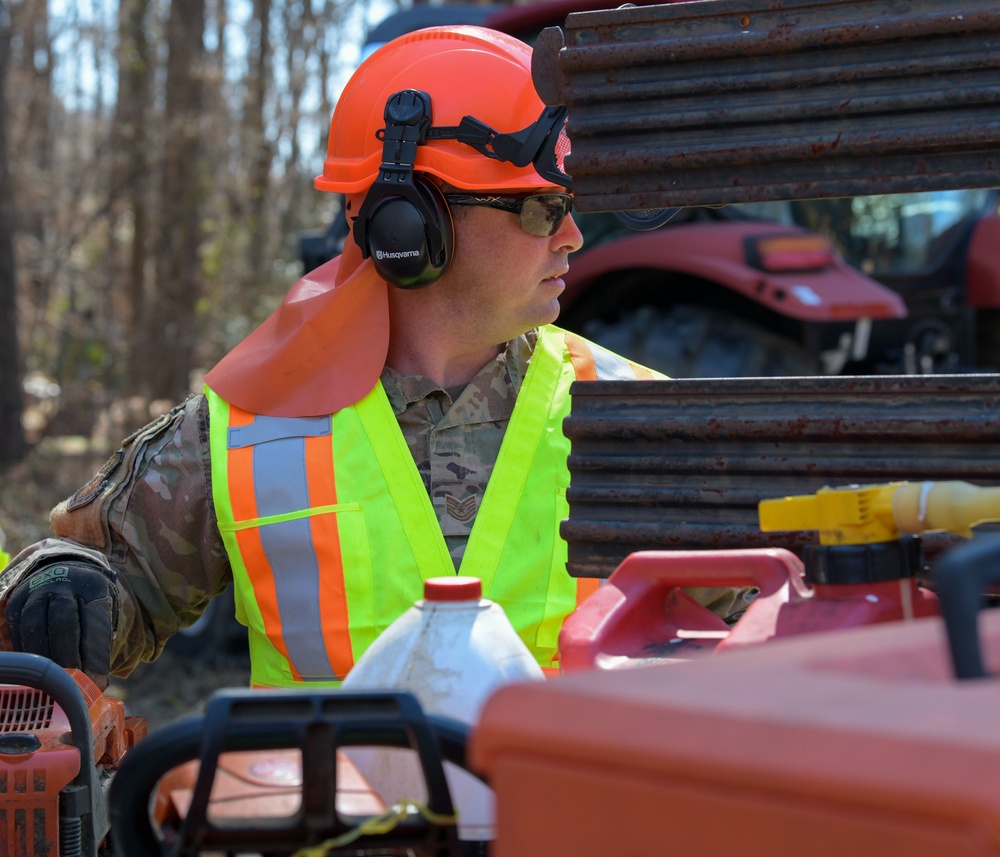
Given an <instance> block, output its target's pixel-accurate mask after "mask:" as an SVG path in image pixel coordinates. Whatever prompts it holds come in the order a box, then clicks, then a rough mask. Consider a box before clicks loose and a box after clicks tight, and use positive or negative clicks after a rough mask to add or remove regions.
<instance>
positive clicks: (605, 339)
mask: <svg viewBox="0 0 1000 857" xmlns="http://www.w3.org/2000/svg"><path fill="white" fill-rule="evenodd" d="M581 332H582V334H583V335H584V336H586V337H587V338H589V339H591V340H593V341H594V342H596V343H598V344H599V345H603V346H604V347H605V348H610V349H611V350H612V351H614V352H616V353H618V354H621V355H622V356H623V357H627V358H629V359H630V360H634V361H635V362H636V363H640V364H642V365H643V366H648V367H649V368H650V369H656V370H657V371H660V372H663V373H664V374H666V375H668V376H670V377H671V378H737V377H746V378H748V377H768V376H769V377H774V376H782V375H818V374H822V373H821V372H820V369H819V364H818V362H817V361H816V360H815V359H814V358H813V357H811V356H810V355H809V353H808V352H806V351H805V350H804V349H803V348H801V347H800V346H798V345H797V344H796V343H794V342H791V341H790V340H788V339H785V338H783V337H781V336H778V335H777V334H775V333H772V332H770V331H768V330H765V329H763V328H761V327H759V326H757V325H755V324H753V323H751V322H748V321H744V320H743V319H740V318H736V317H735V316H732V315H729V314H728V313H724V312H721V311H719V310H716V309H712V308H709V307H702V306H695V305H688V304H681V305H677V306H674V307H654V306H644V307H640V308H638V309H636V310H634V311H633V312H630V313H627V314H623V315H622V316H620V317H619V318H618V319H616V320H614V321H611V322H605V321H601V320H598V319H593V320H591V321H588V322H586V323H585V324H584V326H583V329H582V331H581Z"/></svg>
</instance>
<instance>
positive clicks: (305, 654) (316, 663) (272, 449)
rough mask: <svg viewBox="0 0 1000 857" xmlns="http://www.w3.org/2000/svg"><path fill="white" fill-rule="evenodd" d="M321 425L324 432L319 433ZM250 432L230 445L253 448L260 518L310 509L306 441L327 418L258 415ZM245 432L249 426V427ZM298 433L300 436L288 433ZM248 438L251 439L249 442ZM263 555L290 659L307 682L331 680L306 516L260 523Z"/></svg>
mask: <svg viewBox="0 0 1000 857" xmlns="http://www.w3.org/2000/svg"><path fill="white" fill-rule="evenodd" d="M324 425H325V430H321V429H322V428H323V426H324ZM252 426H253V428H254V431H252V432H240V434H239V435H238V436H237V437H236V438H233V431H232V429H231V430H230V440H229V442H230V447H231V448H232V446H233V441H234V440H236V442H237V443H238V444H239V445H240V446H250V445H253V483H254V491H255V492H256V498H257V514H258V516H259V517H261V518H267V517H270V516H272V515H283V514H287V513H289V512H299V511H302V510H304V509H308V508H309V487H308V483H307V478H306V455H305V437H302V435H306V436H309V437H317V436H321V435H328V434H330V417H318V418H315V419H308V420H302V419H286V418H282V417H266V416H259V415H258V416H257V418H256V419H255V420H254V422H253V424H252ZM247 428H249V426H248V427H247ZM296 432H297V433H298V434H299V436H298V437H294V436H292V437H290V436H289V435H290V434H295V433H296ZM249 438H254V440H253V441H252V442H248V439H249ZM259 532H260V539H261V543H262V544H263V546H264V553H265V554H266V556H267V560H268V563H269V564H270V566H271V569H272V571H273V573H274V586H275V590H276V592H277V598H278V611H279V613H280V614H281V628H282V636H283V637H284V641H285V647H286V650H287V652H288V657H289V660H290V661H291V663H292V665H293V666H294V667H295V669H296V670H297V671H298V673H299V675H301V676H302V678H303V679H305V680H306V681H332V680H336V679H338V678H340V677H339V676H337V675H335V674H334V672H333V667H332V666H331V665H330V659H329V658H328V657H327V654H326V647H325V646H324V644H323V621H322V617H321V616H320V607H319V563H318V562H317V559H316V551H315V549H314V547H313V538H312V532H311V531H310V527H309V518H307V517H306V518H298V519H295V520H292V521H280V522H277V523H268V524H264V525H262V526H261V527H260V528H259Z"/></svg>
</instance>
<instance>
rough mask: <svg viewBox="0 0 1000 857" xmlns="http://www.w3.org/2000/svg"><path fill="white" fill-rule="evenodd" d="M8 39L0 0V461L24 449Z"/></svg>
mask: <svg viewBox="0 0 1000 857" xmlns="http://www.w3.org/2000/svg"><path fill="white" fill-rule="evenodd" d="M10 43H11V33H10V8H9V5H8V3H7V0H0V465H2V464H11V463H13V462H15V461H20V459H21V458H23V457H24V453H25V451H26V447H25V442H24V430H23V428H22V426H21V372H20V370H19V365H18V363H19V361H18V346H17V275H16V268H15V265H14V200H13V190H12V188H11V180H10V167H9V163H8V153H7V128H6V124H7V115H8V114H7V68H8V65H9V63H10Z"/></svg>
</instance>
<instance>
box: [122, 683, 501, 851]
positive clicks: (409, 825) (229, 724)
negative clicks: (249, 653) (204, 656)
mask: <svg viewBox="0 0 1000 857" xmlns="http://www.w3.org/2000/svg"><path fill="white" fill-rule="evenodd" d="M467 739H468V727H467V726H466V725H465V724H463V723H461V722H459V721H457V720H452V719H450V718H446V717H439V716H433V715H424V713H423V711H422V710H421V709H420V705H419V703H418V702H417V700H416V698H415V697H413V696H412V695H411V694H408V693H402V692H389V691H373V692H367V693H348V692H345V691H342V690H332V689H326V690H316V691H302V692H297V691H266V690H252V691H244V690H224V691H219V692H217V693H215V694H214V695H213V696H212V698H211V699H210V700H209V703H208V706H207V707H206V711H205V713H204V714H202V715H195V716H192V717H188V718H185V719H183V720H179V721H176V722H175V723H172V724H169V725H168V726H166V727H164V728H163V729H161V730H159V731H158V732H156V733H154V734H152V735H150V736H149V737H147V738H145V739H144V740H143V741H142V742H141V743H140V744H138V745H137V746H136V747H135V748H134V749H133V750H132V752H131V753H129V755H128V756H127V757H126V758H125V760H124V761H123V763H122V765H121V767H120V768H119V770H118V773H117V774H116V776H115V779H114V781H113V782H112V786H111V793H110V809H111V820H112V836H113V842H114V846H115V853H116V854H120V855H122V857H139V855H141V857H168V855H170V857H176V855H188V854H195V853H201V852H200V851H199V848H204V849H206V850H209V851H215V850H223V851H230V850H234V851H242V850H246V849H247V845H248V843H256V845H257V846H258V848H259V849H261V850H264V851H265V852H267V851H268V850H269V846H270V849H271V850H274V851H276V852H278V851H281V850H282V849H285V848H298V847H302V846H304V845H309V844H315V842H317V841H322V840H323V839H325V838H329V837H330V836H333V835H337V834H338V833H343V832H345V831H346V830H350V829H352V828H353V826H354V825H355V824H356V820H352V819H350V818H344V817H342V816H341V815H340V814H339V812H338V811H337V810H336V805H335V796H336V795H335V791H336V776H335V774H333V773H332V771H333V768H331V767H330V766H329V765H327V766H324V764H323V763H322V760H323V759H324V758H327V759H330V760H335V759H336V752H337V751H338V750H339V749H340V748H341V747H347V746H389V747H410V748H411V749H413V750H414V751H415V752H416V754H417V756H418V757H419V759H420V762H421V766H422V767H423V770H424V777H425V779H426V781H427V789H428V808H429V809H430V810H431V811H432V813H434V814H436V815H445V816H451V815H453V813H454V806H453V803H452V799H451V794H450V792H449V790H448V785H447V781H446V780H445V776H444V770H443V768H442V764H441V763H442V760H446V761H449V762H452V763H454V764H456V765H459V766H460V767H462V768H464V769H466V770H468V768H467V767H466V756H465V746H466V742H467ZM292 747H298V748H299V749H300V751H301V752H302V754H303V756H302V759H303V783H302V795H303V807H302V811H301V813H300V814H299V817H293V818H291V819H290V820H289V824H288V825H287V826H286V827H283V828H281V829H278V828H276V827H274V826H272V827H270V828H269V829H264V828H257V827H254V828H253V829H252V830H251V829H249V828H247V829H240V828H238V827H236V826H233V825H231V824H230V825H228V826H226V827H223V826H221V825H220V826H216V825H215V824H214V823H213V822H212V820H211V818H210V817H209V813H208V801H209V797H210V794H211V788H212V783H213V780H214V773H215V770H216V768H217V767H218V761H219V757H220V755H221V754H222V753H223V752H226V751H231V750H264V749H281V748H292ZM193 759H198V760H199V761H200V765H199V771H198V778H197V782H196V783H195V786H194V791H193V793H192V798H191V805H190V807H189V809H188V812H187V815H186V816H185V818H184V820H183V822H182V824H181V827H180V829H179V831H178V832H177V834H176V835H175V836H173V837H171V839H172V841H171V842H169V843H168V842H167V841H166V840H165V839H164V838H163V837H161V836H159V835H158V833H157V831H156V829H155V826H154V824H153V822H152V819H151V817H150V805H151V801H152V799H153V796H154V794H155V792H156V788H157V785H158V783H159V782H160V780H161V779H162V778H163V777H164V775H165V774H167V773H168V772H169V771H170V770H172V769H174V768H176V767H178V766H180V765H182V764H184V763H185V762H188V761H191V760H193ZM473 773H474V772H473ZM476 776H479V775H476ZM480 778H481V777H480ZM369 841H371V842H372V847H376V846H382V847H390V848H391V847H401V846H405V847H411V848H413V850H414V852H415V853H417V854H422V853H430V851H433V853H434V854H441V855H452V854H456V855H457V854H458V849H459V843H458V840H457V835H456V833H455V828H454V826H447V827H442V826H440V825H438V824H437V823H436V822H430V821H425V820H424V819H422V818H419V817H418V818H417V819H413V820H410V819H407V820H406V821H404V822H401V823H400V824H399V826H398V828H397V829H396V830H395V831H388V832H386V833H381V834H370V835H369ZM432 844H433V848H429V846H431V845H432ZM428 849H429V850H428ZM351 850H352V852H353V851H354V850H356V849H355V847H354V846H352V849H351Z"/></svg>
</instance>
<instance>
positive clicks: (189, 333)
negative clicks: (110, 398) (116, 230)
mask: <svg viewBox="0 0 1000 857" xmlns="http://www.w3.org/2000/svg"><path fill="white" fill-rule="evenodd" d="M204 34H205V0H173V2H172V3H171V4H170V15H169V19H168V22H167V70H166V77H165V88H166V96H165V102H164V118H163V126H162V127H163V131H162V133H163V160H162V164H161V166H160V176H159V183H160V199H159V212H160V226H159V229H158V234H157V244H156V284H155V288H154V291H153V294H152V296H151V299H150V300H147V301H146V302H145V304H144V315H143V325H142V327H143V338H142V343H141V348H140V350H139V352H138V353H137V355H134V358H136V359H139V360H140V361H141V362H142V365H141V367H140V368H141V370H142V371H143V373H144V374H145V384H144V387H145V389H144V392H145V393H146V394H148V395H149V396H151V397H154V398H165V399H179V398H181V397H182V396H183V395H184V394H185V393H186V392H187V391H188V388H189V383H190V382H189V374H190V370H191V354H192V353H193V352H194V349H195V347H196V345H197V340H198V334H197V331H196V329H195V315H196V313H195V307H196V304H197V301H198V298H199V295H200V291H201V288H200V286H201V266H200V259H199V251H200V246H201V239H202V215H203V208H204V200H205V195H206V184H207V180H208V176H207V175H206V167H205V162H204V157H203V150H202V144H201V136H202V132H203V130H204V128H205V127H207V126H208V125H209V124H210V122H209V119H208V117H206V116H204V114H203V111H202V101H203V92H202V89H203V87H202V82H203V74H204V64H205V59H206V57H205V43H204Z"/></svg>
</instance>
